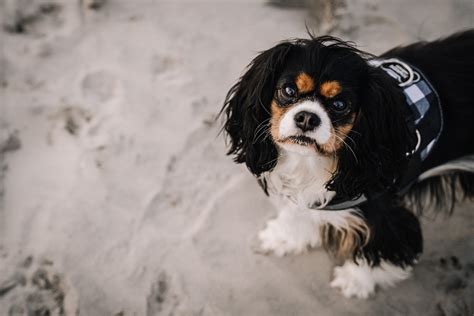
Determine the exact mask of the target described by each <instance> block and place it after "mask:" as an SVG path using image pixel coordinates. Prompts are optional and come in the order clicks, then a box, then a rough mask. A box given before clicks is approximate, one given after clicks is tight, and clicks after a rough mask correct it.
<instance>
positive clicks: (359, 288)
mask: <svg viewBox="0 0 474 316" xmlns="http://www.w3.org/2000/svg"><path fill="white" fill-rule="evenodd" d="M368 269H370V268H367V269H366V267H363V266H356V265H355V264H353V263H349V262H346V263H345V264H344V265H343V266H341V267H335V268H334V279H333V280H332V282H331V284H330V285H331V287H333V288H338V289H340V290H341V293H342V295H344V296H345V297H347V298H351V297H355V298H363V299H366V298H369V296H371V295H372V294H373V293H374V292H375V282H374V281H373V280H372V277H371V275H370V271H369V270H368Z"/></svg>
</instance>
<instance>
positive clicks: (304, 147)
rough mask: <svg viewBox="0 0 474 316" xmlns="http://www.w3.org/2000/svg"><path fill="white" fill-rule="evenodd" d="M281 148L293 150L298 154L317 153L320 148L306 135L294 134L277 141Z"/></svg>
mask: <svg viewBox="0 0 474 316" xmlns="http://www.w3.org/2000/svg"><path fill="white" fill-rule="evenodd" d="M277 143H278V144H279V145H280V146H281V147H282V148H284V149H285V150H287V151H290V152H294V153H297V154H300V155H318V154H321V153H320V149H319V146H318V143H317V142H316V141H315V140H314V139H313V138H310V137H308V136H304V135H296V136H288V137H286V138H284V139H283V140H279V141H278V142H277Z"/></svg>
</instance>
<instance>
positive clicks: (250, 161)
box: [221, 42, 293, 176]
mask: <svg viewBox="0 0 474 316" xmlns="http://www.w3.org/2000/svg"><path fill="white" fill-rule="evenodd" d="M292 46H293V44H291V43H290V42H284V43H281V44H278V45H276V46H275V47H273V48H271V49H269V50H266V51H264V52H262V53H260V54H259V55H258V56H257V57H256V58H255V59H254V60H253V61H252V62H251V63H250V64H249V66H248V67H247V71H246V73H245V74H244V75H243V76H242V77H241V78H240V80H239V81H238V82H237V83H236V84H235V85H234V86H233V87H232V88H231V89H230V91H229V92H228V94H227V97H226V99H225V102H224V106H223V108H222V110H221V114H225V123H224V127H223V128H224V131H225V132H226V134H227V135H228V136H229V138H230V149H229V151H228V153H227V154H228V155H235V158H234V160H235V161H236V162H237V163H244V162H245V163H246V165H247V167H248V169H249V170H250V171H251V172H252V173H253V174H254V175H256V176H259V175H260V174H261V173H262V172H265V171H268V170H271V169H272V168H273V167H274V166H275V164H276V162H277V157H278V153H277V149H276V147H275V144H274V143H273V141H272V140H271V137H269V135H267V134H268V133H269V124H270V118H271V114H270V105H271V101H272V99H273V95H274V90H275V86H276V81H277V80H278V77H279V75H280V72H281V68H282V65H283V62H284V60H285V57H286V56H287V55H288V53H289V51H290V49H291V47H292Z"/></svg>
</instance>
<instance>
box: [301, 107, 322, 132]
mask: <svg viewBox="0 0 474 316" xmlns="http://www.w3.org/2000/svg"><path fill="white" fill-rule="evenodd" d="M295 123H296V126H298V127H299V128H300V129H301V130H302V131H303V132H306V131H312V130H313V129H315V128H316V127H318V126H319V124H321V119H320V118H319V116H317V115H316V114H314V113H311V112H306V111H301V112H298V113H296V115H295Z"/></svg>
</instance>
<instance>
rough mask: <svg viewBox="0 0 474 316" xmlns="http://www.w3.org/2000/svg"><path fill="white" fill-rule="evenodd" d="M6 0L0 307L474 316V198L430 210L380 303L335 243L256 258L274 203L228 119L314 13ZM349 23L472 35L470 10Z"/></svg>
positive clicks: (258, 6)
mask: <svg viewBox="0 0 474 316" xmlns="http://www.w3.org/2000/svg"><path fill="white" fill-rule="evenodd" d="M0 3H1V4H2V7H0V12H2V16H1V24H2V27H3V28H2V30H1V31H0V155H1V156H0V168H1V170H2V171H1V173H0V180H1V182H0V206H1V209H0V315H2V316H3V315H87V316H94V315H116V316H120V315H121V316H126V315H463V314H466V315H469V314H472V312H473V310H474V302H473V298H474V277H473V274H474V239H473V237H472V231H473V227H474V219H473V218H474V217H473V214H472V210H473V208H474V207H473V204H472V203H464V204H461V205H459V206H458V207H456V209H455V212H454V215H453V216H452V217H450V218H447V217H445V216H437V217H436V218H434V216H426V218H424V219H423V226H424V232H425V253H424V255H423V256H422V258H421V260H420V262H419V264H418V265H417V267H416V268H415V270H414V275H413V277H412V278H411V279H410V280H408V281H405V282H403V283H401V284H400V285H399V286H398V287H396V288H393V289H389V290H384V291H378V292H377V293H376V295H375V296H374V297H373V298H371V299H369V300H356V299H345V298H343V297H342V296H341V295H340V294H339V293H338V292H337V291H336V290H334V289H331V288H330V287H329V285H328V283H329V281H330V278H331V271H332V267H333V265H334V263H333V262H332V261H331V259H330V258H329V257H328V256H327V255H326V253H325V252H324V251H322V250H319V249H316V250H313V251H311V252H309V253H307V254H304V255H299V256H290V257H285V258H276V257H272V256H265V255H262V254H258V253H256V252H255V249H256V246H257V244H256V240H255V236H256V233H257V231H258V230H259V229H261V228H262V227H263V225H264V223H265V221H266V220H267V219H269V218H271V217H272V216H274V215H275V210H274V209H273V207H272V205H271V204H270V203H269V201H268V200H267V198H266V197H265V196H264V194H263V193H262V192H261V190H260V188H259V187H258V185H257V184H256V182H255V180H254V179H253V178H252V176H251V175H250V174H249V173H248V172H247V170H246V168H245V167H244V166H238V165H235V164H233V163H232V161H231V159H229V157H226V156H225V154H224V153H225V143H224V140H223V138H222V136H219V133H218V132H219V128H220V126H219V124H218V123H216V122H215V121H214V117H215V115H216V113H217V112H218V111H219V109H220V107H221V104H222V102H223V99H224V97H225V94H226V92H227V90H228V89H229V88H230V86H231V85H232V84H233V83H234V82H235V81H236V79H237V78H238V77H239V75H241V74H242V71H243V69H244V67H245V65H247V64H248V62H249V61H250V60H251V58H252V57H253V56H255V54H256V53H257V52H258V51H260V50H263V49H266V48H269V47H270V46H271V45H273V44H275V43H276V42H278V41H279V40H282V39H285V38H294V37H304V36H305V21H306V22H308V24H310V25H316V24H315V22H314V21H313V20H312V17H311V15H310V14H308V11H307V10H304V9H295V8H293V9H285V8H277V7H271V6H266V5H264V3H263V2H262V1H230V0H229V1H199V2H198V1H196V2H191V1H184V0H183V1H145V0H137V1H124V0H121V1H118V0H109V1H108V2H104V3H103V5H102V1H98V2H95V1H92V0H89V1H86V0H84V1H82V2H81V3H79V2H76V1H72V0H71V1H62V2H61V1H31V2H28V1H23V0H18V1H15V0H3V2H0ZM52 4H53V5H52ZM91 4H92V6H93V7H94V8H95V9H90V8H89V6H90V5H91ZM336 15H337V17H336V18H335V19H334V21H333V22H332V25H331V26H330V27H331V32H332V33H333V34H335V35H339V36H341V37H343V38H345V39H350V40H354V41H356V42H357V43H359V45H360V48H362V49H364V50H367V51H370V52H372V53H380V52H383V51H384V50H386V49H388V48H390V47H392V46H394V45H399V44H403V43H410V42H411V41H414V40H419V39H434V38H437V37H439V36H443V35H447V34H449V33H451V32H453V31H456V30H461V29H463V28H467V27H473V26H474V3H473V2H472V1H468V0H456V1H454V0H453V1H442V0H440V1H428V0H424V1H417V2H416V3H415V4H411V1H408V0H403V1H398V2H395V1H389V0H379V1H377V0H373V1H368V0H364V1H357V3H356V1H349V0H348V1H346V4H345V5H344V6H342V7H340V8H338V9H337V12H336ZM20 22H21V23H20ZM326 30H329V27H327V28H326ZM320 31H324V30H320ZM47 312H48V313H49V314H47Z"/></svg>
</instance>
